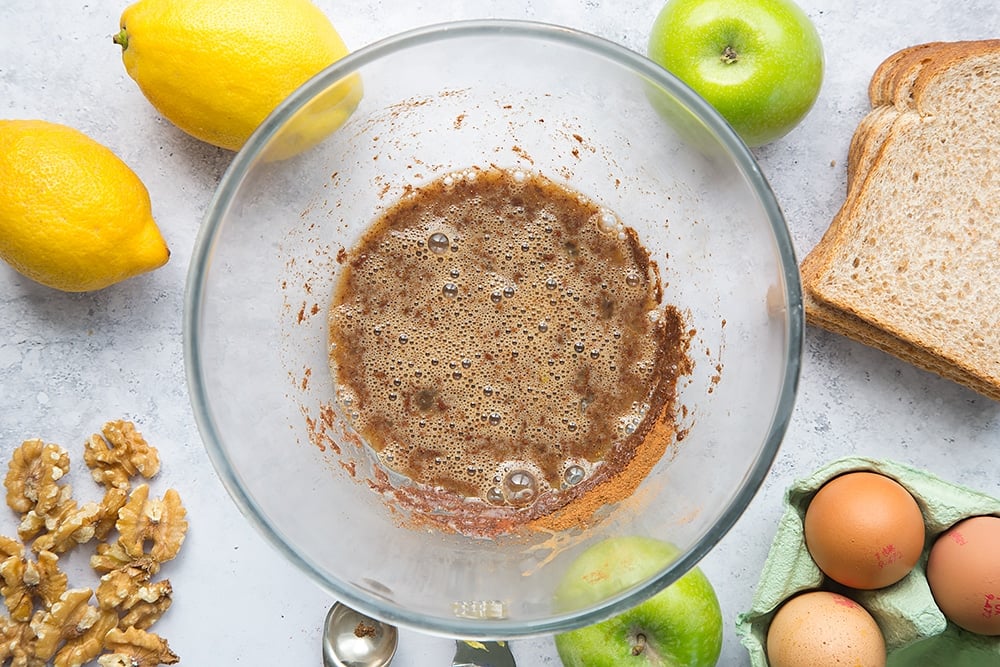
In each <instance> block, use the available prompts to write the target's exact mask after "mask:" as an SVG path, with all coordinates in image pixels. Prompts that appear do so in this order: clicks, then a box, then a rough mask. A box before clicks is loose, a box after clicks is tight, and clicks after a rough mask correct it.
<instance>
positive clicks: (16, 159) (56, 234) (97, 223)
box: [0, 120, 170, 292]
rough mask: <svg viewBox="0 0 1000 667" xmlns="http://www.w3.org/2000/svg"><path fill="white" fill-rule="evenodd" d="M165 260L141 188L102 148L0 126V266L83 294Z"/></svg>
mask: <svg viewBox="0 0 1000 667" xmlns="http://www.w3.org/2000/svg"><path fill="white" fill-rule="evenodd" d="M169 257H170V251H169V250H168V249H167V244H166V243H165V242H164V241H163V237H162V236H161V235H160V230H159V228H158V227H157V226H156V222H155V221H154V220H153V215H152V211H151V207H150V202H149V193H148V192H147V190H146V186H144V185H143V184H142V181H140V180H139V177H138V176H136V174H135V172H133V171H132V170H131V169H129V167H128V165H126V164H125V163H124V162H122V161H121V160H120V159H119V158H118V157H117V156H116V155H115V154H114V153H112V152H111V151H110V150H109V149H108V148H106V147H104V146H102V145H101V144H99V143H98V142H96V141H94V140H93V139H91V138H90V137H88V136H86V135H85V134H83V133H82V132H79V131H77V130H75V129H73V128H70V127H66V126H65V125H59V124H56V123H49V122H46V121H42V120H0V258H2V259H3V260H4V261H6V262H7V263H8V264H10V265H11V266H12V267H14V269H16V270H17V271H19V272H20V273H22V274H24V275H25V276H27V277H28V278H31V279H32V280H35V281H37V282H40V283H42V284H43V285H48V286H49V287H53V288H55V289H59V290H64V291H67V292H87V291H90V290H97V289H101V288H103V287H107V286H108V285H111V284H113V283H116V282H119V281H121V280H124V279H126V278H131V277H132V276H135V275H138V274H140V273H145V272H146V271H152V270H153V269H155V268H157V267H160V266H163V264H165V263H166V262H167V259H168V258H169Z"/></svg>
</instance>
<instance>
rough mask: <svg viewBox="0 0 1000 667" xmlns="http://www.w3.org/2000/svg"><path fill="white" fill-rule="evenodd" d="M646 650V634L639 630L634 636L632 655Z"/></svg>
mask: <svg viewBox="0 0 1000 667" xmlns="http://www.w3.org/2000/svg"><path fill="white" fill-rule="evenodd" d="M645 650H646V635H644V634H642V633H641V632H640V633H639V634H637V635H636V636H635V643H634V644H632V655H642V652H643V651H645Z"/></svg>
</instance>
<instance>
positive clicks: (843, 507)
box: [805, 472, 924, 590]
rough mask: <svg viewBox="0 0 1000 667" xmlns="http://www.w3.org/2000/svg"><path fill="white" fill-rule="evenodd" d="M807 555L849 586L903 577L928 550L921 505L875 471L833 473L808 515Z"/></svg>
mask: <svg viewBox="0 0 1000 667" xmlns="http://www.w3.org/2000/svg"><path fill="white" fill-rule="evenodd" d="M805 539H806V548H807V549H808V550H809V555H810V556H812V558H813V560H814V561H816V565H818V566H819V569H821V570H822V571H823V572H824V574H826V575H827V576H828V577H830V578H831V579H833V580H834V581H837V582H839V583H841V584H843V585H845V586H850V587H851V588H859V589H864V590H872V589H875V588H882V587H884V586H889V585H891V584H894V583H896V582H897V581H899V580H900V579H902V578H903V577H905V576H906V575H907V574H908V573H909V572H910V570H912V569H913V566H914V565H916V563H917V560H919V559H920V553H921V552H922V551H923V549H924V518H923V514H922V513H921V511H920V506H919V505H917V501H916V500H914V499H913V496H912V495H910V492H909V491H907V490H906V488H904V487H903V486H902V485H901V484H900V483H899V482H897V481H895V480H893V479H891V478H889V477H886V476H885V475H880V474H878V473H873V472H851V473H846V474H844V475H840V476H839V477H835V478H833V479H832V480H830V481H829V482H827V483H826V484H824V485H823V486H822V487H820V489H819V491H817V492H816V495H814V496H813V498H812V500H811V501H810V502H809V506H808V507H807V508H806V516H805Z"/></svg>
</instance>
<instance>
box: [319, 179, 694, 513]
mask: <svg viewBox="0 0 1000 667" xmlns="http://www.w3.org/2000/svg"><path fill="white" fill-rule="evenodd" d="M661 300H662V290H661V285H660V282H659V275H658V272H657V270H656V266H655V264H654V263H653V262H652V261H651V258H650V256H649V253H648V252H647V251H646V249H645V248H644V247H643V246H642V245H641V243H640V241H639V239H638V237H637V235H636V233H635V232H634V231H633V230H632V229H630V228H628V227H626V226H625V225H623V224H622V222H621V221H620V220H619V219H618V217H617V216H616V215H615V214H614V213H612V212H610V211H608V210H606V209H604V208H602V207H600V206H598V205H597V204H595V203H594V202H592V201H590V200H589V199H588V198H586V197H584V196H582V195H581V194H579V193H577V192H574V191H571V190H569V189H567V188H565V187H563V186H561V185H558V184H556V183H554V182H552V181H550V180H548V179H547V178H545V177H543V176H541V175H538V174H533V173H527V172H523V171H507V170H501V169H496V168H491V169H484V170H480V169H469V170H466V171H464V172H460V173H455V174H451V175H449V176H447V177H444V178H441V179H439V180H437V181H434V182H432V183H430V184H428V185H425V186H423V187H420V188H417V189H414V190H412V191H411V192H410V193H408V194H407V195H406V196H405V197H404V198H403V199H402V200H401V201H399V202H398V203H397V204H395V205H394V206H393V207H391V208H389V209H388V210H387V211H386V212H385V213H384V214H383V215H382V216H381V217H380V218H379V219H378V220H376V221H375V222H374V224H373V225H372V226H371V227H370V229H369V230H368V231H367V233H366V234H365V236H364V237H363V238H362V240H361V241H360V243H358V244H357V245H356V246H355V247H354V248H352V249H351V250H350V251H349V253H348V256H347V259H346V263H345V265H344V266H343V271H342V274H341V277H340V281H339V283H338V286H337V289H336V293H335V296H334V300H333V304H332V307H331V309H330V315H329V330H330V350H331V352H330V363H331V370H332V371H333V374H334V377H335V379H336V383H337V400H338V402H339V404H340V406H341V408H342V410H343V412H344V413H345V415H347V417H348V419H349V420H350V422H351V423H352V425H353V426H354V428H355V429H356V430H357V431H358V432H359V433H360V434H361V435H362V437H363V438H364V439H365V441H366V442H367V444H368V445H369V446H370V447H372V448H373V449H374V451H375V452H377V454H378V456H379V458H380V460H381V461H382V463H383V464H384V465H385V466H387V467H388V468H391V469H392V470H394V471H396V472H398V473H399V474H401V475H404V476H406V477H407V478H409V479H410V480H411V481H412V482H414V483H415V484H416V485H417V486H418V487H420V488H426V489H429V490H433V491H434V492H435V493H438V494H440V493H442V492H443V493H446V494H450V495H453V496H455V497H456V498H459V499H462V500H463V501H465V502H462V503H461V507H462V511H463V512H467V513H468V512H471V513H473V514H474V513H475V512H476V511H477V508H478V509H481V510H483V511H484V513H485V514H489V515H490V516H491V517H495V516H496V511H495V510H496V509H498V508H506V509H508V510H510V511H509V512H508V514H509V515H510V516H514V517H520V519H521V520H523V521H528V520H531V519H532V518H536V517H537V516H538V515H539V514H540V513H543V512H551V511H553V510H554V509H556V508H559V507H561V506H563V505H565V504H567V503H569V502H571V501H572V500H573V499H574V498H575V497H577V496H579V490H580V489H582V488H584V487H592V486H594V485H597V484H600V483H601V481H602V479H603V478H605V477H610V476H612V475H614V474H615V473H616V472H618V471H620V470H621V469H622V467H623V466H624V465H625V464H627V461H628V459H629V452H630V451H631V449H632V448H634V446H635V445H636V444H637V443H638V442H639V441H641V439H642V438H643V437H645V435H646V433H647V432H648V430H649V424H647V422H649V421H652V420H651V419H647V416H648V415H660V414H661V413H663V410H664V407H665V405H666V404H667V403H671V402H672V401H673V398H674V388H675V384H676V379H677V375H678V374H679V373H680V372H681V369H680V368H679V366H678V363H677V361H678V350H679V348H680V347H684V344H683V337H684V333H683V332H684V327H683V322H682V321H681V318H680V317H679V315H678V314H677V313H676V311H675V310H674V309H672V308H663V307H662V304H661ZM574 491H576V492H574ZM469 501H471V502H469ZM489 509H492V510H493V511H492V512H487V510H489ZM485 514H484V515H485Z"/></svg>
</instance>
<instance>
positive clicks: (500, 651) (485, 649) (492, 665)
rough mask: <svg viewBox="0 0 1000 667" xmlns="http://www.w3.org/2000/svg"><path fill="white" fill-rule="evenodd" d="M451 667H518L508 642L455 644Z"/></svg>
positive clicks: (460, 642) (460, 641) (459, 641)
mask: <svg viewBox="0 0 1000 667" xmlns="http://www.w3.org/2000/svg"><path fill="white" fill-rule="evenodd" d="M451 667H517V666H516V664H515V663H514V656H513V654H512V653H511V652H510V648H509V647H508V645H507V642H480V641H462V640H458V641H456V642H455V657H454V659H452V662H451Z"/></svg>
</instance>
